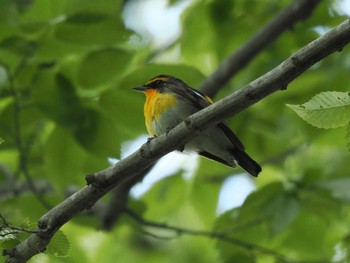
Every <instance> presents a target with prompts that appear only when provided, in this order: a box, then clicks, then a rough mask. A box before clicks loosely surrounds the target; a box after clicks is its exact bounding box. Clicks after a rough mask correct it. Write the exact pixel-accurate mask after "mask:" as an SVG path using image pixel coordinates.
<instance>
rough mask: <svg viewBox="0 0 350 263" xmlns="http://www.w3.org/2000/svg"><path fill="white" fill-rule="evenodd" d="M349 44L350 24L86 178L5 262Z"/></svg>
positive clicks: (28, 252)
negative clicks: (156, 162) (167, 155)
mask: <svg viewBox="0 0 350 263" xmlns="http://www.w3.org/2000/svg"><path fill="white" fill-rule="evenodd" d="M349 42H350V19H347V20H346V21H344V22H343V23H341V24H340V25H339V26H337V27H335V28H334V29H333V30H331V31H329V32H328V33H326V34H324V35H323V36H321V37H320V38H318V39H316V40H315V41H313V42H311V43H310V44H308V45H307V46H305V47H304V48H302V49H300V50H299V51H297V52H296V53H294V54H293V55H292V56H291V57H289V58H288V59H287V60H285V61H284V62H282V63H281V64H280V65H278V66H277V67H276V68H274V69H273V70H271V71H269V72H268V73H266V74H264V75H263V76H261V77H260V78H258V79H256V80H254V81H253V82H251V83H249V84H248V85H247V86H245V87H243V88H241V89H240V90H238V91H236V92H234V93H233V94H231V95H229V96H227V97H225V98H223V99H221V100H220V101H218V102H216V103H214V104H212V105H210V106H209V107H207V108H205V109H203V110H201V111H200V112H197V113H195V114H194V115H192V116H190V117H188V118H187V119H186V120H185V121H183V122H182V123H180V124H179V125H178V126H176V127H175V128H173V129H172V130H170V131H169V132H168V133H166V134H162V135H161V136H159V137H157V138H155V139H153V140H151V141H149V142H148V143H145V144H144V145H142V146H141V148H140V149H139V150H137V151H136V152H134V153H133V154H131V155H130V156H128V157H126V158H125V159H122V160H121V161H119V162H118V163H117V164H115V165H113V166H111V167H109V168H107V169H105V170H102V171H99V172H97V173H95V174H93V175H90V176H87V182H88V185H87V186H85V187H84V188H83V189H81V190H80V191H78V192H76V193H75V194H73V195H72V196H70V197H68V198H67V199H66V200H64V201H63V202H62V203H60V204H58V205H57V206H56V207H54V208H52V209H51V210H50V211H48V212H47V213H46V214H45V215H44V216H42V217H41V218H40V220H39V223H38V230H39V231H40V233H38V234H32V235H30V236H29V237H28V238H27V239H26V240H24V241H22V242H21V243H20V244H18V245H17V246H16V247H15V248H13V249H12V250H9V251H5V253H6V254H7V255H8V256H9V258H8V259H7V262H8V263H9V262H11V263H12V262H25V261H26V260H28V259H29V258H31V257H32V256H33V255H35V254H37V253H40V252H42V251H44V249H45V247H46V246H47V244H48V243H49V242H50V240H51V238H52V236H53V235H54V234H55V232H56V231H57V230H58V229H59V228H60V227H61V226H62V225H64V224H65V223H66V222H68V221H69V220H70V219H71V218H73V217H74V216H75V215H77V214H78V213H80V212H81V211H83V210H85V209H88V208H89V207H91V206H92V205H93V204H94V203H95V202H96V201H97V200H99V199H100V198H101V197H102V196H103V195H105V194H106V193H107V192H108V191H110V190H111V189H112V188H113V187H115V186H117V185H119V184H121V183H122V182H125V181H126V180H129V179H131V178H133V177H134V176H135V175H136V174H137V173H138V172H139V171H140V170H143V169H146V168H147V167H149V166H150V165H152V164H153V163H154V162H155V161H156V160H158V159H159V158H160V157H162V156H163V155H165V154H166V153H168V152H170V151H173V150H175V149H177V148H178V147H179V145H182V144H184V143H186V142H188V141H189V140H191V139H192V138H194V137H195V136H197V135H198V134H199V133H200V132H201V131H202V130H204V129H205V128H207V127H208V126H210V125H214V124H216V123H218V122H221V121H223V120H224V119H226V118H228V117H230V116H232V115H234V114H237V113H238V112H240V111H242V110H244V109H246V108H247V107H249V106H251V105H253V104H255V103H256V102H258V101H259V100H261V99H263V98H264V97H266V96H268V95H270V94H272V93H273V92H276V91H278V90H284V89H286V87H287V85H288V84H289V83H290V82H291V81H292V80H293V79H295V78H296V77H298V76H299V75H300V74H301V73H303V72H304V71H306V70H307V69H308V68H309V67H310V66H312V65H313V64H315V63H316V62H318V61H320V60H321V59H323V58H324V57H326V56H328V55H330V54H331V53H333V52H335V51H340V50H342V48H343V47H344V46H345V45H346V44H348V43H349Z"/></svg>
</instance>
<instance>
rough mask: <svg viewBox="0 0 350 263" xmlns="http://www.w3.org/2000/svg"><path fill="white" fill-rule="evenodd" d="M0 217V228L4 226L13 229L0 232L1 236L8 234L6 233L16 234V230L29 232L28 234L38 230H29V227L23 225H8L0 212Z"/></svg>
mask: <svg viewBox="0 0 350 263" xmlns="http://www.w3.org/2000/svg"><path fill="white" fill-rule="evenodd" d="M0 219H1V221H2V222H1V224H0V230H4V228H5V229H11V230H14V231H13V232H6V233H1V234H0V236H2V237H5V236H8V235H16V234H18V232H26V233H30V234H37V233H39V232H40V231H38V230H31V229H27V228H23V227H18V226H13V225H10V224H9V223H7V221H6V219H5V217H4V216H3V215H2V214H1V213H0Z"/></svg>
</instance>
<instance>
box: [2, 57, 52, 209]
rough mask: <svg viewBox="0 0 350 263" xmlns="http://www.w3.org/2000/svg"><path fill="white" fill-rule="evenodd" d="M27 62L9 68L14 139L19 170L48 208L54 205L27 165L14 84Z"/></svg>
mask: <svg viewBox="0 0 350 263" xmlns="http://www.w3.org/2000/svg"><path fill="white" fill-rule="evenodd" d="M26 63H27V57H25V58H24V59H23V60H22V61H21V63H20V64H19V65H18V67H17V68H16V70H15V71H14V73H13V74H11V72H10V71H9V70H8V75H9V83H10V92H11V95H12V97H13V100H14V105H13V107H14V109H13V120H14V127H13V128H14V139H15V144H16V147H17V150H18V153H19V157H18V158H19V160H18V162H19V171H20V172H22V173H23V175H24V177H25V179H26V181H27V183H28V186H29V187H30V189H31V191H32V193H33V194H34V196H35V197H36V198H37V200H38V201H39V202H40V203H41V204H42V205H43V206H44V207H45V208H47V209H50V208H51V207H52V206H51V205H50V204H49V203H48V202H47V201H46V200H45V198H44V197H43V196H42V195H41V193H39V191H38V190H37V189H36V187H35V184H34V183H33V180H32V178H31V176H30V173H29V170H28V166H27V152H26V149H25V148H26V147H25V146H24V144H23V142H22V134H21V133H22V130H21V121H20V118H21V100H20V95H19V94H18V91H17V89H16V87H15V84H14V79H15V78H16V76H17V75H18V74H19V72H20V71H21V70H22V68H23V67H25V65H26Z"/></svg>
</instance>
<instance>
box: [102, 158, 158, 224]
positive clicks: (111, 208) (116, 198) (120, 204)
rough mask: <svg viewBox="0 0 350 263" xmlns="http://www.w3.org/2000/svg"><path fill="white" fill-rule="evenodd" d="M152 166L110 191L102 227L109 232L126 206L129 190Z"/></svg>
mask: <svg viewBox="0 0 350 263" xmlns="http://www.w3.org/2000/svg"><path fill="white" fill-rule="evenodd" d="M152 167H153V165H152V166H150V167H148V168H146V169H145V170H144V171H141V172H140V173H138V174H137V175H135V176H134V177H133V178H131V179H130V180H128V181H126V182H124V183H122V184H120V185H118V186H117V187H116V188H114V189H113V190H112V191H111V197H110V200H109V202H108V203H107V205H106V206H105V209H104V210H103V211H102V220H101V221H102V227H103V229H106V230H110V229H111V228H112V227H113V225H114V224H115V222H116V221H117V220H118V218H119V217H120V215H122V214H123V212H124V209H125V207H126V206H127V202H128V197H129V192H130V189H131V188H132V187H133V186H134V185H135V184H136V183H137V182H139V181H141V180H142V179H143V178H144V177H145V176H146V174H147V173H148V172H149V171H150V170H151V169H152Z"/></svg>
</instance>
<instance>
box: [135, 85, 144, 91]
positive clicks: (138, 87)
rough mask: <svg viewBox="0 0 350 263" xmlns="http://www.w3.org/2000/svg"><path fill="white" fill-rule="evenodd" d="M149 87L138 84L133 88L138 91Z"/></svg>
mask: <svg viewBox="0 0 350 263" xmlns="http://www.w3.org/2000/svg"><path fill="white" fill-rule="evenodd" d="M146 89H147V87H144V86H137V87H135V88H133V90H137V91H145V90H146Z"/></svg>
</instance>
